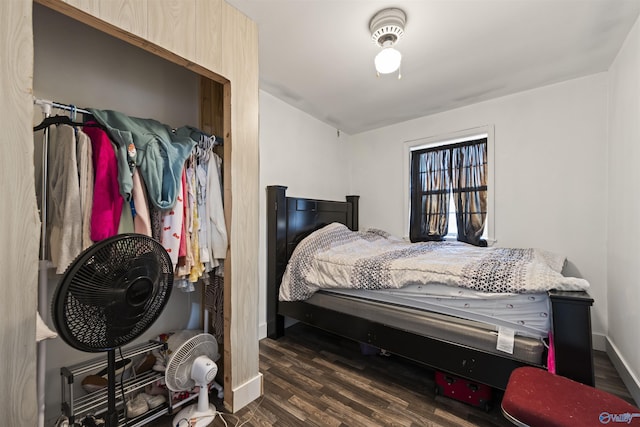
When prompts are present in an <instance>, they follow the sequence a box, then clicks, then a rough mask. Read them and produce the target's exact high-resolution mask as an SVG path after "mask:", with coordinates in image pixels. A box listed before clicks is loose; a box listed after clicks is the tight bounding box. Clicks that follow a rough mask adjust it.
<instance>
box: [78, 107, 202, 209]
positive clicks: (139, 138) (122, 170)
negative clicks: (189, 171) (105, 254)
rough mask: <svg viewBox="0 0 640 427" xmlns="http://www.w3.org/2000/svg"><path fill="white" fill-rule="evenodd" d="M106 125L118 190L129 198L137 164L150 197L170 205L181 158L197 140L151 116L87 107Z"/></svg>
mask: <svg viewBox="0 0 640 427" xmlns="http://www.w3.org/2000/svg"><path fill="white" fill-rule="evenodd" d="M88 110H89V111H90V112H91V113H92V114H93V116H94V117H95V118H96V120H97V121H98V122H99V123H101V124H102V125H104V126H105V127H107V129H108V130H109V135H110V136H111V137H112V140H113V142H114V144H115V146H116V157H117V159H118V169H119V170H118V180H119V182H120V194H122V196H123V197H124V198H125V200H127V201H129V200H131V189H132V188H133V180H132V178H131V173H132V171H133V168H135V167H138V168H139V169H140V172H141V174H142V176H143V178H144V180H145V184H146V187H147V192H148V195H149V200H150V201H151V203H153V204H154V205H155V206H157V207H158V208H160V209H169V208H172V207H173V205H174V204H175V201H176V197H177V196H178V195H179V193H180V192H179V187H180V185H181V179H182V169H183V167H184V162H185V161H186V160H187V157H189V154H190V153H191V149H192V148H193V147H194V145H195V144H196V142H195V141H194V140H193V139H191V138H189V137H185V136H178V135H176V134H174V133H173V132H172V129H171V128H170V127H169V126H167V125H165V124H163V123H160V122H159V121H157V120H154V119H143V118H138V117H129V116H127V115H125V114H123V113H120V112H118V111H113V110H98V109H95V108H89V109H88Z"/></svg>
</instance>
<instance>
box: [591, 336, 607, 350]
mask: <svg viewBox="0 0 640 427" xmlns="http://www.w3.org/2000/svg"><path fill="white" fill-rule="evenodd" d="M591 346H592V347H593V349H594V350H598V351H607V336H606V335H605V334H596V333H593V334H591Z"/></svg>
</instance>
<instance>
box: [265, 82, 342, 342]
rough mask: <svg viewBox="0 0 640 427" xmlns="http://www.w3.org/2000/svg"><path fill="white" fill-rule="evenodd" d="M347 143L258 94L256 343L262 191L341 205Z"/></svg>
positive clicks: (316, 122)
mask: <svg viewBox="0 0 640 427" xmlns="http://www.w3.org/2000/svg"><path fill="white" fill-rule="evenodd" d="M347 140H348V136H347V135H344V134H342V135H341V136H338V134H337V131H336V129H335V128H333V127H330V126H329V125H327V124H325V123H322V122H320V121H319V120H317V119H315V118H313V117H311V116H309V115H308V114H306V113H303V112H302V111H300V110H298V109H297V108H294V107H292V106H290V105H289V104H286V103H285V102H283V101H281V100H279V99H278V98H276V97H274V96H272V95H270V94H268V93H266V92H264V91H260V240H259V244H260V247H259V251H260V252H259V271H260V296H259V305H258V307H259V313H258V319H259V323H260V324H259V338H264V337H265V336H266V335H267V331H266V316H267V315H266V287H267V285H266V246H267V244H266V216H267V214H266V210H265V206H266V187H267V186H268V185H284V186H287V187H288V188H287V195H288V196H297V197H311V198H315V199H327V200H344V198H345V196H346V195H347V194H348V190H349V173H348V165H347V157H346V143H347ZM349 194H350V193H349Z"/></svg>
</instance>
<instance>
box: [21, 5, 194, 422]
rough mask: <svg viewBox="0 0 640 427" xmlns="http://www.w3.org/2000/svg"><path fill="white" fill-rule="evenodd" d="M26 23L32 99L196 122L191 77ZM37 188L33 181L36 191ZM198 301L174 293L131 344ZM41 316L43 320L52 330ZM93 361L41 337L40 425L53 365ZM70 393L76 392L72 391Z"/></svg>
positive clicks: (41, 13) (137, 54)
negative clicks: (31, 36)
mask: <svg viewBox="0 0 640 427" xmlns="http://www.w3.org/2000/svg"><path fill="white" fill-rule="evenodd" d="M33 23H34V57H35V58H34V79H33V85H34V95H35V96H37V97H40V98H45V99H49V100H54V101H57V102H61V103H70V104H74V105H76V106H78V107H92V108H99V109H113V110H117V111H121V112H123V113H126V114H129V115H132V116H136V117H144V118H153V119H156V120H158V121H161V122H163V123H166V124H168V125H171V126H174V127H178V126H182V125H185V124H190V125H197V123H198V105H199V99H198V77H197V76H196V75H195V74H193V73H191V72H190V71H188V70H186V69H184V68H182V67H179V66H177V65H174V64H172V63H169V62H167V61H164V60H162V59H159V58H158V57H156V56H154V55H151V54H149V53H147V52H145V51H142V50H140V49H137V48H134V47H132V46H130V45H128V44H126V43H124V42H121V41H119V40H116V39H114V38H111V37H108V36H106V35H105V34H103V33H101V32H98V31H95V30H93V29H91V28H89V27H87V26H84V25H82V24H80V23H78V22H77V21H75V20H72V19H69V18H67V17H64V16H62V15H60V14H58V13H56V12H54V11H51V10H50V9H47V8H44V7H42V6H39V5H37V4H34V11H33ZM53 114H56V111H54V112H53ZM41 119H42V114H41V111H40V109H38V108H36V109H35V115H34V123H39V122H40V120H41ZM36 135H38V136H40V135H41V133H38V134H36ZM39 143H40V138H38V141H36V150H38V147H39V146H40V144H39ZM39 168H40V162H39V161H36V169H39ZM36 175H38V173H36ZM39 185H40V184H39V178H38V181H37V183H36V187H39ZM59 279H60V276H56V275H55V274H53V272H51V274H49V283H48V295H47V300H48V301H51V299H52V295H53V292H54V290H55V288H56V286H57V283H58V280H59ZM197 289H199V288H197ZM198 301H199V293H194V294H186V293H183V292H181V291H178V290H175V291H174V292H173V294H172V296H171V299H170V301H169V304H168V305H167V307H166V308H165V311H164V312H163V314H162V315H161V316H160V318H159V319H158V320H157V321H156V322H155V323H154V324H153V326H152V327H151V328H150V329H149V330H148V331H147V332H146V333H145V334H144V335H143V336H142V337H140V339H138V340H136V341H135V342H139V341H143V340H146V339H149V338H152V337H154V336H157V335H158V334H159V333H162V332H167V331H171V330H175V329H182V328H185V327H187V326H190V327H195V325H199V322H198V321H197V319H196V320H195V321H194V320H193V319H191V322H190V315H191V313H192V308H197V306H196V304H197V303H198ZM193 312H195V313H198V311H196V310H193ZM47 317H48V318H47V319H46V321H47V323H48V324H49V325H52V323H51V320H50V317H49V316H47ZM189 323H190V325H188V324H189ZM96 356H98V355H97V354H88V353H83V352H80V351H77V350H74V349H73V348H71V347H70V346H68V345H67V344H66V343H65V342H64V341H63V340H62V339H61V338H56V339H54V340H47V373H46V419H47V420H49V421H51V420H52V419H55V418H56V417H57V416H58V415H59V413H60V409H59V408H60V371H59V369H60V367H61V366H67V365H69V364H71V363H77V362H79V361H82V360H86V359H88V358H93V357H96ZM80 381H81V379H80V380H78V381H76V384H79V383H80ZM77 392H80V393H82V392H81V391H80V390H79V389H77ZM52 423H53V421H52V422H51V423H50V424H52Z"/></svg>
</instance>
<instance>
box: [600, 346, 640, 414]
mask: <svg viewBox="0 0 640 427" xmlns="http://www.w3.org/2000/svg"><path fill="white" fill-rule="evenodd" d="M606 345H607V348H606V350H605V351H606V352H607V356H609V359H610V360H611V363H612V364H613V367H614V368H616V371H618V374H619V375H620V378H622V382H623V383H624V385H625V386H627V389H628V390H629V394H631V397H633V400H635V402H636V405H638V406H640V381H639V380H638V378H636V376H635V375H634V374H633V373H632V372H631V370H630V369H629V365H628V364H627V362H626V361H625V360H624V358H623V357H622V356H621V355H620V352H619V351H618V347H616V346H615V344H614V343H613V342H611V340H610V339H609V338H608V337H607V339H606Z"/></svg>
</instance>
